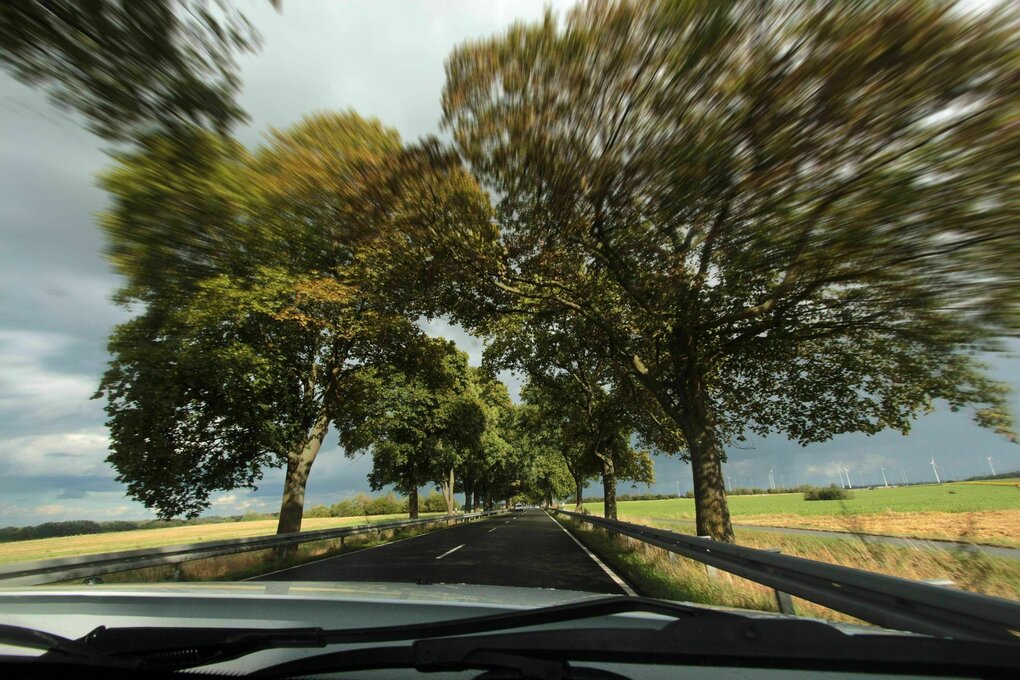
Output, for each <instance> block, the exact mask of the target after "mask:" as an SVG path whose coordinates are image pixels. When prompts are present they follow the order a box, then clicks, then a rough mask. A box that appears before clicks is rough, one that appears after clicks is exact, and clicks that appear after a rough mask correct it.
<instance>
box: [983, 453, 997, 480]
mask: <svg viewBox="0 0 1020 680" xmlns="http://www.w3.org/2000/svg"><path fill="white" fill-rule="evenodd" d="M985 460H987V461H988V467H990V468H992V476H993V477H994V476H995V466H994V465H992V457H991V456H985Z"/></svg>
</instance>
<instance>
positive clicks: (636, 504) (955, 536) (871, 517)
mask: <svg viewBox="0 0 1020 680" xmlns="http://www.w3.org/2000/svg"><path fill="white" fill-rule="evenodd" d="M995 481H997V482H1001V481H1003V480H995ZM729 501H730V513H731V515H732V517H733V521H734V523H735V524H756V525H766V526H782V527H796V528H805V529H825V530H829V531H846V532H861V533H874V534H887V535H890V536H906V537H913V538H941V539H949V540H966V541H973V542H977V543H990V544H995V545H1004V546H1020V529H1018V527H1020V489H1018V488H1017V487H1016V486H1015V485H1013V484H1005V485H1004V484H983V483H969V482H968V483H951V484H941V485H935V484H932V485H928V486H908V487H892V488H889V489H883V488H876V489H871V490H869V489H854V497H853V498H852V499H849V500H845V501H805V500H804V497H803V495H802V494H799V493H796V494H795V493H789V494H772V495H761V496H730V498H729ZM585 508H587V509H588V511H589V512H592V513H595V514H601V512H602V504H601V503H586V504H585ZM619 515H620V518H621V519H627V518H631V519H638V520H640V519H674V520H675V519H689V520H693V519H694V501H693V500H692V499H687V498H676V499H669V500H658V501H623V502H621V503H620V504H619Z"/></svg>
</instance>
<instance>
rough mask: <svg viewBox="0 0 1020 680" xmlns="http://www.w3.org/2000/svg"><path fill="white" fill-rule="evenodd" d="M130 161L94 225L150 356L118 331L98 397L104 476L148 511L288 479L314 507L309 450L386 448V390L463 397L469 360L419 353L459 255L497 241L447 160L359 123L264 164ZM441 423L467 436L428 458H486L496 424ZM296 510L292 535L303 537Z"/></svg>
mask: <svg viewBox="0 0 1020 680" xmlns="http://www.w3.org/2000/svg"><path fill="white" fill-rule="evenodd" d="M118 159H119V165H118V166H117V167H116V168H115V169H113V170H111V171H110V172H108V173H107V174H106V175H105V176H104V179H103V183H104V187H105V188H107V190H108V191H109V192H110V193H111V194H112V197H113V202H112V206H111V208H110V210H109V211H108V212H107V213H105V214H104V215H103V216H102V218H101V224H102V226H103V227H104V229H105V230H106V232H107V234H108V237H109V240H110V253H111V259H112V260H113V263H114V266H115V267H116V268H117V269H118V271H120V272H121V273H122V274H124V275H125V276H126V277H127V284H126V286H125V287H124V289H123V290H122V291H121V293H120V299H121V300H122V301H123V302H125V303H128V304H131V303H141V304H142V305H143V307H142V314H143V317H142V318H143V319H144V326H145V327H146V328H147V329H148V330H149V332H150V333H151V337H149V336H140V335H138V334H137V333H135V332H133V331H130V328H129V326H130V324H129V326H126V327H125V328H123V329H119V330H118V331H116V333H117V334H124V335H123V337H122V338H121V339H120V340H119V341H118V342H116V343H115V344H114V345H112V346H111V349H112V352H113V354H114V358H113V361H112V362H111V369H110V371H109V372H108V373H107V376H106V378H105V379H104V382H103V386H102V387H101V390H100V391H101V393H102V394H105V395H106V396H107V401H108V406H107V412H108V414H109V415H110V425H111V431H112V432H113V433H114V437H113V439H114V442H113V454H111V457H110V460H111V462H112V463H113V464H114V466H115V467H116V468H117V470H118V472H119V473H120V475H121V479H122V480H123V481H126V482H128V484H129V491H130V492H131V493H132V494H133V495H135V496H137V497H139V498H142V499H143V500H144V501H145V502H146V503H147V504H148V505H149V506H150V507H154V508H156V509H157V510H158V512H160V513H161V514H163V515H165V516H171V515H173V514H176V513H179V512H187V513H191V514H194V513H197V512H199V511H201V510H202V509H203V508H204V507H206V506H207V505H208V497H209V494H210V493H211V492H212V491H213V490H216V489H225V488H232V487H233V486H251V485H252V484H254V482H255V480H257V479H258V478H259V477H260V476H261V474H262V468H263V466H266V465H269V466H276V465H282V464H283V463H285V462H286V463H288V474H291V475H292V476H293V479H290V480H289V482H288V484H289V487H288V488H289V489H290V491H289V492H288V494H285V502H286V499H287V498H290V499H300V498H303V489H304V484H305V481H306V476H305V473H306V472H307V469H308V468H310V466H311V465H312V462H313V461H314V457H315V455H317V450H318V445H317V444H316V445H314V446H309V445H308V443H309V442H311V441H312V440H316V442H317V441H320V440H321V437H322V436H323V434H324V432H325V429H324V428H325V427H327V426H328V425H329V424H330V423H332V424H333V425H334V426H335V427H337V428H338V430H340V434H341V441H342V442H343V443H344V444H345V446H348V448H349V451H352V452H353V451H354V450H357V449H359V448H363V447H365V446H367V445H368V444H369V443H372V442H374V441H378V439H377V438H378V437H380V436H382V435H381V433H382V432H383V431H384V430H385V428H384V427H383V426H382V425H380V424H379V418H380V415H379V413H378V412H377V411H373V409H374V408H376V407H375V406H374V405H373V400H378V399H379V397H378V392H379V390H380V389H381V388H380V383H379V381H380V380H384V379H387V378H390V377H393V376H397V375H402V373H401V372H404V373H403V374H405V375H411V376H413V378H411V380H412V381H417V382H415V385H414V390H418V391H419V392H420V391H424V390H443V389H445V390H460V391H463V390H464V388H465V386H466V385H467V380H468V378H467V376H466V370H467V366H466V363H464V361H463V359H462V358H459V357H451V356H447V355H444V354H443V352H444V351H445V352H447V354H448V353H449V351H450V350H449V348H446V349H441V348H437V347H426V348H425V349H421V348H422V346H423V345H426V344H427V343H426V342H425V341H424V340H423V334H422V332H421V331H420V329H418V328H417V327H416V326H415V325H414V323H413V321H414V320H415V319H417V318H418V317H419V316H420V315H421V314H423V313H435V311H437V310H438V309H439V308H440V307H441V306H442V304H443V302H442V300H443V299H444V298H446V297H448V296H449V295H450V294H451V293H450V292H448V291H451V290H456V289H457V288H459V287H462V285H463V284H462V281H463V280H464V278H463V277H464V276H467V275H468V272H469V268H468V267H461V266H460V265H459V264H453V265H447V264H446V263H445V262H444V260H442V259H441V256H442V254H443V253H444V252H445V251H451V252H452V250H454V248H453V246H451V245H450V244H449V241H450V240H454V241H456V242H457V244H458V246H459V245H460V243H461V242H462V241H463V240H464V239H465V238H467V237H466V236H465V234H475V235H476V236H477V238H480V239H482V241H484V240H485V239H486V238H490V239H491V238H494V234H493V233H492V232H491V229H490V230H489V231H488V232H487V231H486V229H489V227H488V223H487V221H483V223H484V225H485V229H482V230H480V231H479V230H477V229H476V228H475V225H476V220H479V219H480V216H485V215H487V202H486V198H485V196H484V194H482V192H481V191H480V189H479V188H478V187H477V185H476V184H474V183H473V181H472V180H471V179H470V177H469V176H468V175H466V173H464V171H463V170H462V169H460V168H459V166H458V165H457V164H456V162H455V159H454V158H451V157H450V156H449V154H446V155H444V154H442V153H440V152H439V150H438V149H437V148H434V147H430V146H425V147H415V148H411V149H406V148H404V147H403V146H402V145H401V143H400V139H399V136H398V135H397V133H396V132H395V131H394V130H392V129H391V128H386V127H385V126H383V125H382V124H381V123H379V121H377V120H369V119H365V118H362V117H361V116H358V115H357V114H355V113H353V112H347V113H342V114H332V113H321V114H317V115H315V116H312V117H309V118H307V119H305V120H304V121H302V122H300V123H299V124H298V125H296V126H295V127H294V128H293V129H291V130H288V131H272V133H271V134H270V135H269V137H268V145H267V146H266V147H264V148H262V149H259V150H256V151H255V152H254V153H248V152H247V151H246V150H245V149H243V148H242V147H240V145H238V144H237V143H235V142H233V141H231V140H225V139H222V138H220V137H217V136H215V135H212V134H209V133H202V132H194V131H193V132H192V134H191V136H190V137H188V138H187V139H185V138H183V137H173V136H163V137H156V136H154V137H151V138H149V139H148V141H147V143H146V144H145V145H143V146H142V147H140V148H139V149H137V150H136V151H134V152H132V153H130V154H124V155H122V156H119V157H118ZM423 183H427V185H426V184H423ZM486 234H488V236H486ZM480 261H481V258H476V259H472V260H470V262H471V263H472V266H475V265H478V263H479V262H480ZM442 272H446V274H443V273H442ZM447 274H448V275H447ZM132 323H133V322H132ZM162 338H166V342H162V340H158V339H162ZM130 341H137V342H148V343H153V342H158V343H161V344H157V346H158V347H159V348H160V352H152V353H149V354H146V353H140V352H138V351H137V348H135V347H132V346H131V345H130ZM419 349H420V351H419ZM451 362H452V363H451ZM457 362H460V364H458V365H457V366H456V367H455V366H454V364H457ZM164 363H165V364H170V365H172V366H174V367H179V370H173V371H169V372H168V371H166V370H165V369H164V368H163V367H162V364H164ZM191 371H199V372H200V374H201V378H200V381H201V384H202V386H203V387H202V389H200V390H198V391H195V390H194V389H193V388H192V383H194V382H195V381H196V380H199V379H198V378H194V377H192V376H191V375H190V372H191ZM400 384H404V383H400ZM419 396H421V395H419ZM386 399H388V400H389V402H390V403H391V405H392V408H394V409H396V410H395V411H392V412H390V413H389V415H388V416H387V417H395V416H406V417H405V419H404V420H403V421H402V422H403V425H401V427H403V428H404V429H405V430H409V429H413V428H414V427H422V428H428V427H430V425H428V424H421V423H419V424H417V425H412V424H411V421H413V416H414V415H415V414H413V413H411V412H412V411H414V410H415V407H412V406H410V405H409V404H410V403H413V401H414V400H413V399H411V400H410V402H408V401H403V402H402V401H401V400H400V399H397V398H396V397H395V396H394V395H393V394H391V395H389V396H388V397H386ZM441 406H442V409H441V411H442V415H441V416H435V417H437V418H438V417H441V418H445V419H446V420H447V421H449V422H450V423H451V424H452V423H455V424H456V426H457V427H456V428H453V427H452V425H451V427H450V429H449V435H448V437H447V439H448V440H449V442H448V444H446V445H443V446H440V445H439V443H438V442H433V443H432V444H430V446H431V447H432V448H431V450H432V451H434V452H445V453H444V455H446V456H447V457H449V455H451V454H449V452H450V451H454V452H455V451H459V450H461V449H464V448H465V447H467V446H468V444H467V443H465V442H464V441H459V440H456V439H455V437H454V435H457V436H460V437H462V438H467V439H470V441H471V442H476V441H477V440H478V439H479V437H480V433H481V431H482V430H483V429H484V426H483V425H482V424H481V423H482V421H483V420H484V418H483V416H482V415H480V413H481V408H480V407H476V406H475V405H474V404H473V403H472V402H466V403H465V404H462V405H460V406H459V407H458V408H456V409H455V408H454V407H453V406H452V405H451V404H448V403H445V402H444V403H443V404H441ZM401 409H403V411H402V410H401ZM472 409H474V410H472ZM432 417H433V416H432V415H429V416H428V418H432ZM428 418H426V419H428ZM147 423H148V425H147ZM147 427H151V428H157V429H159V428H162V430H163V431H164V432H165V433H169V434H161V435H160V436H159V437H154V436H153V435H152V432H149V431H148V430H147ZM405 435H407V432H406V431H405V432H404V434H402V435H400V436H397V437H396V438H395V439H394V443H395V444H400V442H402V441H404V440H407V439H408V437H407V436H405ZM429 436H430V437H431V436H432V435H429ZM410 439H413V437H411V438H410ZM388 453H394V455H396V453H399V450H394V451H388ZM437 455H438V454H437ZM457 455H459V454H457ZM306 458H307V460H306ZM298 459H300V464H297V463H298ZM156 462H158V463H159V464H158V465H155V464H154V463H156ZM288 507H289V515H288V517H289V519H288V522H291V523H293V519H294V516H295V512H297V519H298V520H299V519H300V512H299V511H300V508H299V507H298V508H297V510H296V511H295V509H294V507H293V503H292V505H291V506H288ZM288 526H289V525H288Z"/></svg>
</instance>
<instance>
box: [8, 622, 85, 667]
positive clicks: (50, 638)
mask: <svg viewBox="0 0 1020 680" xmlns="http://www.w3.org/2000/svg"><path fill="white" fill-rule="evenodd" d="M0 644H4V645H10V646H12V647H24V648H25V649H41V650H44V651H47V652H59V653H60V654H64V655H66V656H72V657H75V658H79V659H98V658H101V656H102V655H101V654H99V653H98V652H96V651H95V650H92V649H89V647H88V646H87V645H85V644H82V643H81V642H78V641H77V640H71V639H68V638H65V637H61V636H60V635H55V634H53V633H47V632H46V631H44V630H36V629H35V628H25V627H22V626H9V625H7V624H0Z"/></svg>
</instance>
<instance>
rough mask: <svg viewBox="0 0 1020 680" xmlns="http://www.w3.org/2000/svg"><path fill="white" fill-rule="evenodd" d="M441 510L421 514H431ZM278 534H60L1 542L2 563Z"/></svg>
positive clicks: (171, 530)
mask: <svg viewBox="0 0 1020 680" xmlns="http://www.w3.org/2000/svg"><path fill="white" fill-rule="evenodd" d="M438 514H441V513H422V515H421V516H422V517H429V516H434V515H438ZM400 519H407V515H406V514H404V513H401V514H399V515H374V516H372V517H369V518H368V520H367V522H366V519H365V517H323V518H308V519H305V520H304V521H303V522H302V523H301V528H302V529H303V530H304V531H314V530H316V529H332V528H335V527H345V526H354V525H358V524H366V523H368V524H378V523H380V522H393V521H396V520H400ZM274 533H276V520H258V521H253V522H229V523H224V524H199V525H194V526H183V527H168V528H166V529H143V530H139V531H118V532H112V533H108V534H87V535H83V536H61V537H59V538H41V539H37V540H34V541H16V542H13V543H0V564H10V563H12V562H31V561H34V560H46V559H51V558H56V557H71V556H72V555H92V554H98V553H106V552H117V551H120V550H137V549H140V548H155V547H159V546H164V545H179V544H182V543H200V542H202V541H221V540H226V539H230V538H247V537H249V536H267V535H269V534H274Z"/></svg>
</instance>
